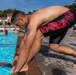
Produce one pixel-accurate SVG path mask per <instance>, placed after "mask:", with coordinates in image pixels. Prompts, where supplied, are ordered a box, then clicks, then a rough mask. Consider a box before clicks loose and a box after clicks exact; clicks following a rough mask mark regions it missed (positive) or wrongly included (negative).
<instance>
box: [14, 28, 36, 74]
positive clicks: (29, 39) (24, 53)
mask: <svg viewBox="0 0 76 75" xmlns="http://www.w3.org/2000/svg"><path fill="white" fill-rule="evenodd" d="M35 35H36V28H34V27H32V28H31V29H30V28H28V29H27V34H26V40H25V43H24V46H23V48H22V49H21V52H20V55H19V60H18V63H17V65H16V69H15V71H14V73H15V72H19V71H20V70H21V68H22V67H23V66H24V64H25V63H26V61H27V59H28V56H29V52H30V48H31V46H32V44H33V41H34V38H35Z"/></svg>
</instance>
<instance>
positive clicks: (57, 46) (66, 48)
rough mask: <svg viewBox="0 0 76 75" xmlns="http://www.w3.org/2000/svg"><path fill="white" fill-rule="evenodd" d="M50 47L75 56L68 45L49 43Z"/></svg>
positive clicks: (75, 53) (75, 52) (74, 52)
mask: <svg viewBox="0 0 76 75" xmlns="http://www.w3.org/2000/svg"><path fill="white" fill-rule="evenodd" d="M50 49H52V50H54V51H56V52H61V53H65V54H69V55H73V56H76V51H75V50H73V49H72V48H70V47H68V46H63V45H59V44H50Z"/></svg>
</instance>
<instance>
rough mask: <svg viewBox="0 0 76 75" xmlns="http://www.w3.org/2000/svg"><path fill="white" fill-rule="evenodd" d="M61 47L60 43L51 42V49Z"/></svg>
mask: <svg viewBox="0 0 76 75" xmlns="http://www.w3.org/2000/svg"><path fill="white" fill-rule="evenodd" d="M59 47H60V45H59V44H50V49H52V50H57V49H58V48H59Z"/></svg>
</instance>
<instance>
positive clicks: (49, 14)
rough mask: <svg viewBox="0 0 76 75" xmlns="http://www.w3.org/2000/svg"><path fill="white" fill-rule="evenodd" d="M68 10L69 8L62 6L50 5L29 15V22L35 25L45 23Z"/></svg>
mask: <svg viewBox="0 0 76 75" xmlns="http://www.w3.org/2000/svg"><path fill="white" fill-rule="evenodd" d="M68 10H69V9H68V8H66V7H64V6H50V7H46V8H43V9H41V10H38V11H36V12H35V13H33V14H32V15H31V16H30V24H32V25H37V26H41V25H45V24H47V23H48V22H50V21H52V20H54V19H56V18H57V17H59V16H60V15H62V14H64V13H65V12H66V11H68ZM30 24H29V25H30Z"/></svg>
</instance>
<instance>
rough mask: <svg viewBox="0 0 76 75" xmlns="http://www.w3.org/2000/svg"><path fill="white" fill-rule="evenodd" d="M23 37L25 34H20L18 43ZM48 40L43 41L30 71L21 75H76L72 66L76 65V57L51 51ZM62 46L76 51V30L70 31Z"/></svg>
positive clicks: (75, 70)
mask: <svg viewBox="0 0 76 75" xmlns="http://www.w3.org/2000/svg"><path fill="white" fill-rule="evenodd" d="M22 36H23V34H21V33H19V41H18V43H19V42H20V41H21V39H22ZM48 38H49V37H47V38H45V39H44V40H43V43H42V47H41V50H40V52H39V53H38V54H37V55H36V56H35V58H34V59H33V60H32V61H31V62H30V63H29V70H28V71H27V72H22V73H20V75H76V69H75V68H73V66H72V65H73V64H74V63H76V57H73V56H70V55H65V54H62V53H58V52H54V51H52V50H49V48H48ZM60 44H61V45H66V46H70V47H72V48H74V49H75V50H76V30H73V29H72V28H71V29H69V30H68V32H67V34H66V36H65V37H64V39H63V40H62V42H61V43H60ZM68 51H69V50H68Z"/></svg>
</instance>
